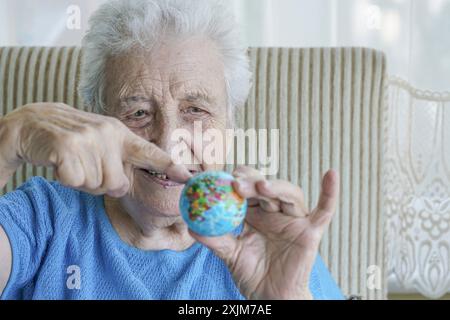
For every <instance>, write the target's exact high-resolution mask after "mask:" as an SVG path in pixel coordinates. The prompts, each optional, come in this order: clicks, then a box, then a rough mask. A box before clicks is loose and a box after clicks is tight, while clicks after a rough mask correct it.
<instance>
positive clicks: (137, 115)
mask: <svg viewBox="0 0 450 320" xmlns="http://www.w3.org/2000/svg"><path fill="white" fill-rule="evenodd" d="M146 114H147V113H146V112H145V110H138V111H136V112H135V113H133V117H135V118H142V117H144V116H145V115H146Z"/></svg>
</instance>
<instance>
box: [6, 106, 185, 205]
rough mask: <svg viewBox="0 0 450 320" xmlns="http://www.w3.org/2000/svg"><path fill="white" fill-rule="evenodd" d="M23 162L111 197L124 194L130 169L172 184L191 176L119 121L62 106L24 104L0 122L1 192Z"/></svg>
mask: <svg viewBox="0 0 450 320" xmlns="http://www.w3.org/2000/svg"><path fill="white" fill-rule="evenodd" d="M23 162H28V163H31V164H33V165H36V166H52V167H54V168H55V174H56V178H57V179H58V180H59V181H60V182H61V183H62V184H64V185H66V186H69V187H73V188H76V189H79V190H82V191H86V192H89V193H92V194H107V195H109V196H111V197H121V196H124V195H125V194H126V193H127V192H128V190H129V187H130V179H129V178H130V175H131V171H132V168H133V167H138V168H143V169H149V170H154V171H158V172H164V173H166V174H167V176H169V177H170V178H171V179H172V180H174V181H177V182H185V181H186V180H187V179H188V178H189V177H190V173H189V171H188V170H187V169H186V168H185V167H184V166H181V165H176V164H174V163H173V161H172V160H171V158H170V156H169V155H168V154H166V153H165V152H164V151H162V150H161V149H159V148H158V147H157V146H156V145H155V144H153V143H151V142H148V141H146V140H145V139H143V138H141V137H139V136H137V135H135V134H134V133H133V132H131V131H130V130H129V129H128V128H127V127H126V126H125V125H124V124H123V123H122V122H120V121H119V120H118V119H116V118H112V117H107V116H103V115H99V114H94V113H88V112H85V111H81V110H77V109H75V108H72V107H70V106H67V105H65V104H62V103H36V104H28V105H25V106H23V107H20V108H18V109H16V110H15V111H13V112H11V113H9V114H7V115H6V116H5V117H4V118H1V119H0V188H1V187H3V185H4V184H6V181H7V180H8V178H9V177H10V176H11V175H12V173H14V171H15V170H16V169H17V168H18V167H19V166H20V165H21V164H22V163H23ZM2 171H3V172H2Z"/></svg>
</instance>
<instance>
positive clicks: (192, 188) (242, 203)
mask: <svg viewBox="0 0 450 320" xmlns="http://www.w3.org/2000/svg"><path fill="white" fill-rule="evenodd" d="M233 180H234V178H233V176H232V175H230V174H228V173H226V172H221V171H207V172H202V173H200V174H197V175H195V176H194V177H192V178H191V179H189V181H188V182H187V183H186V185H185V186H184V189H183V191H182V193H181V198H180V211H181V215H182V217H183V219H184V221H186V223H187V225H188V227H189V228H190V229H191V230H192V231H194V232H195V233H198V234H200V235H202V236H208V237H214V236H221V235H224V234H227V233H229V232H232V231H233V230H234V229H236V228H237V227H238V226H239V225H240V224H241V222H242V221H243V220H244V217H245V213H246V212H247V201H246V200H245V199H243V198H242V197H240V196H239V195H238V194H237V193H236V192H235V191H234V189H233V187H232V186H231V182H232V181H233Z"/></svg>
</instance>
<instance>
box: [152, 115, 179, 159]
mask: <svg viewBox="0 0 450 320" xmlns="http://www.w3.org/2000/svg"><path fill="white" fill-rule="evenodd" d="M177 128H178V126H177V121H174V120H167V119H165V120H163V121H160V122H159V123H158V125H156V126H155V127H153V128H152V132H151V134H150V136H151V138H150V141H151V142H152V143H154V144H156V145H157V146H158V147H160V148H161V149H162V150H163V151H165V152H167V153H169V154H170V152H171V151H172V149H173V148H174V146H175V145H176V144H177V141H176V139H174V137H175V135H174V132H175V130H177Z"/></svg>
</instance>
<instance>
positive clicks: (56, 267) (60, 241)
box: [0, 177, 342, 299]
mask: <svg viewBox="0 0 450 320" xmlns="http://www.w3.org/2000/svg"><path fill="white" fill-rule="evenodd" d="M0 225H1V226H2V227H3V229H4V230H5V232H6V234H7V236H8V239H9V242H10V244H11V248H12V258H13V259H12V271H11V275H10V278H9V280H8V283H7V286H6V288H5V290H4V291H3V294H2V296H1V298H2V299H244V297H243V296H242V295H241V294H240V293H239V290H238V289H237V288H236V286H235V284H234V282H233V279H232V277H231V275H230V272H229V271H228V268H227V267H226V265H225V264H224V263H223V262H222V260H221V259H219V258H218V257H217V256H216V255H215V254H214V253H213V252H212V251H211V250H209V249H208V248H206V247H205V246H203V245H202V244H200V243H195V244H194V245H192V246H191V247H189V248H188V249H186V250H184V251H181V252H177V251H172V250H160V251H144V250H140V249H138V248H135V247H132V246H130V245H128V244H126V243H125V242H123V241H122V240H121V238H120V237H119V235H118V234H117V233H116V231H115V229H114V228H113V227H112V225H111V223H110V221H109V219H108V216H107V215H106V212H105V209H104V205H103V197H102V196H93V195H90V194H87V193H84V192H80V191H77V190H74V189H71V188H67V187H64V186H62V185H61V184H59V183H58V182H49V181H46V180H45V179H43V178H41V177H34V178H32V179H30V180H28V181H27V182H26V183H25V184H23V185H22V186H21V187H19V188H18V189H17V190H15V191H14V192H10V193H8V194H6V195H4V196H2V197H0ZM310 288H311V291H312V294H313V296H314V298H316V299H341V298H342V294H341V292H340V290H339V288H338V287H337V285H336V283H335V282H334V281H333V279H332V278H331V276H330V274H329V272H328V270H327V268H326V267H325V265H324V263H323V262H322V260H321V258H320V257H318V258H317V260H316V263H315V266H314V270H313V272H312V275H311V281H310Z"/></svg>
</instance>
